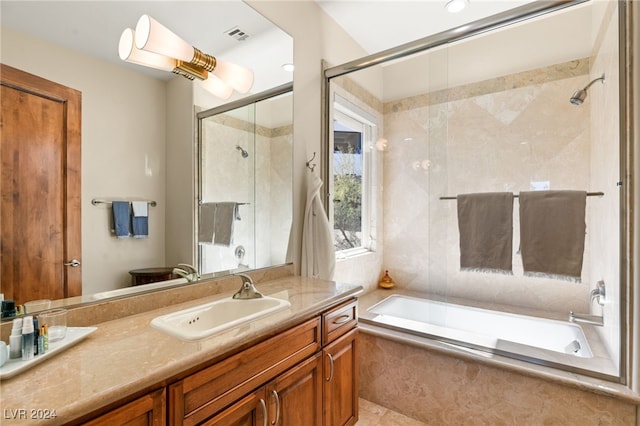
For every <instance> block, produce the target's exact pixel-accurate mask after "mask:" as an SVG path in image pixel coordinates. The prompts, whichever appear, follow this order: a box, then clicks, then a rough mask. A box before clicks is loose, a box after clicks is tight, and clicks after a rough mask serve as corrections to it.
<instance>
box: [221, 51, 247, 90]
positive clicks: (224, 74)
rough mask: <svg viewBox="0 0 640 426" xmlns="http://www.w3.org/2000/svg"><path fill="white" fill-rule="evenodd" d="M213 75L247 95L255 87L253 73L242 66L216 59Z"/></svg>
mask: <svg viewBox="0 0 640 426" xmlns="http://www.w3.org/2000/svg"><path fill="white" fill-rule="evenodd" d="M213 74H214V75H216V76H217V77H218V78H220V79H221V80H222V81H224V82H225V83H226V84H228V85H229V86H231V87H233V88H234V89H235V90H237V91H238V92H240V93H247V92H248V91H249V90H250V89H251V86H253V71H251V70H248V69H246V68H243V67H241V66H240V65H236V64H232V63H230V62H226V61H222V60H220V59H216V68H215V69H214V70H213Z"/></svg>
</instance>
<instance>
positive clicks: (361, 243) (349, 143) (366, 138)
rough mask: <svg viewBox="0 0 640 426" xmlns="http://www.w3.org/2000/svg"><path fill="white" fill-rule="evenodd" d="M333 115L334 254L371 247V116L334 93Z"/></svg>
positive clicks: (344, 254)
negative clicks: (335, 99) (335, 98)
mask: <svg viewBox="0 0 640 426" xmlns="http://www.w3.org/2000/svg"><path fill="white" fill-rule="evenodd" d="M337 99H338V100H337V101H336V104H335V110H334V117H333V138H332V139H333V146H332V149H331V152H332V169H331V179H332V182H331V188H332V189H331V194H332V197H331V206H330V207H331V208H330V212H331V219H332V224H333V231H334V239H333V241H334V247H335V250H336V257H337V258H339V259H340V258H346V257H349V256H353V255H356V254H361V253H364V252H368V251H373V250H374V249H375V247H374V240H375V239H374V238H373V235H372V234H373V229H374V214H373V212H374V211H375V209H374V208H373V207H374V205H375V204H374V191H373V188H374V187H375V185H374V180H373V177H374V176H375V174H374V173H373V165H374V161H373V156H374V155H375V149H373V141H375V137H376V125H375V123H374V121H375V119H374V118H372V117H371V115H370V114H367V113H366V112H364V111H362V110H361V109H360V108H358V107H356V106H355V105H353V104H350V103H349V102H348V101H346V100H344V99H342V98H339V97H337Z"/></svg>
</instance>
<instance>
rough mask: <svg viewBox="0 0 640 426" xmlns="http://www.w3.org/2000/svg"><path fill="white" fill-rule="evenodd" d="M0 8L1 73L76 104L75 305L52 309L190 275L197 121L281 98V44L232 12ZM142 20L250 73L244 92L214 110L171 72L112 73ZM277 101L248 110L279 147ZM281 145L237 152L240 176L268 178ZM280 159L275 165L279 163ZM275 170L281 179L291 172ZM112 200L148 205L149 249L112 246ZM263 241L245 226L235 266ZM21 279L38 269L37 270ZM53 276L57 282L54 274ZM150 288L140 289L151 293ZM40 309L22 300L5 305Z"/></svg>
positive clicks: (175, 4)
mask: <svg viewBox="0 0 640 426" xmlns="http://www.w3.org/2000/svg"><path fill="white" fill-rule="evenodd" d="M0 7H1V8H2V14H1V19H2V20H1V24H2V25H1V31H2V32H1V36H2V37H1V50H2V63H3V64H6V65H8V66H10V67H13V68H15V69H18V70H21V71H24V72H26V73H29V74H33V75H35V76H38V77H41V78H43V79H46V80H49V81H52V82H55V83H57V84H60V85H63V86H66V87H70V88H73V89H75V90H77V91H79V92H81V93H82V118H81V120H82V123H81V126H82V172H81V175H82V190H81V211H82V213H81V216H82V226H81V233H82V250H81V253H74V254H71V253H69V256H72V257H74V258H77V259H78V260H79V262H80V266H79V267H78V268H79V269H81V275H82V295H81V296H76V297H72V298H65V299H64V300H60V301H58V303H57V304H67V305H72V304H77V303H85V302H86V303H90V302H93V301H95V300H97V299H102V298H108V297H115V296H122V295H123V294H127V292H128V290H129V287H130V286H132V283H133V276H132V275H131V273H130V272H131V271H136V270H145V269H151V268H161V269H162V268H165V269H166V268H173V267H175V266H177V265H178V264H182V263H184V264H190V265H194V266H196V267H197V266H198V249H199V244H198V241H197V236H196V232H197V228H198V226H197V214H196V210H197V205H198V198H199V194H198V184H197V182H198V179H197V178H198V168H199V167H198V163H199V160H198V141H197V133H198V132H197V127H198V126H197V117H196V115H197V112H198V111H209V110H211V109H212V108H217V107H220V106H221V105H225V104H228V103H233V102H241V101H242V100H243V99H246V98H250V97H253V96H256V95H257V94H259V93H265V92H269V91H270V90H273V89H274V88H277V87H282V86H285V85H287V84H289V89H290V82H291V81H292V80H293V76H292V73H291V71H287V70H285V69H284V67H283V65H285V64H291V63H292V62H293V40H292V38H291V37H290V36H289V35H288V34H286V33H285V32H284V31H282V30H281V29H279V28H278V27H277V26H275V25H274V24H273V23H272V22H270V21H269V20H267V19H266V18H264V17H263V16H262V15H260V14H259V13H257V12H256V11H255V10H254V9H252V8H251V7H250V6H248V5H247V4H246V3H244V2H242V1H240V0H229V1H222V2H217V1H213V2H202V1H193V2H192V1H144V2H112V1H97V2H64V1H42V2H40V1H35V2H23V1H6V2H5V1H3V2H2V5H1V6H0ZM143 14H149V15H150V16H152V17H154V18H155V19H156V20H158V21H159V22H161V23H162V24H163V25H165V26H166V27H168V28H170V29H171V30H172V31H173V32H175V33H176V34H178V35H179V36H180V37H182V38H183V39H184V40H186V41H188V42H189V43H190V44H192V45H194V46H195V47H197V48H198V49H200V50H202V51H203V52H205V53H208V54H211V55H213V56H216V57H218V58H221V59H224V60H226V61H229V62H233V63H237V64H239V65H242V66H244V67H246V68H249V69H251V70H253V72H254V75H255V80H254V85H253V87H252V89H251V90H250V91H249V93H246V94H242V95H241V94H238V93H235V92H234V94H233V95H232V97H231V98H230V99H227V100H221V99H218V98H216V97H214V96H213V95H211V94H209V93H208V92H206V90H204V89H203V87H202V86H201V85H200V84H199V82H198V81H197V80H196V81H194V82H191V81H189V80H187V79H185V78H183V77H181V76H178V75H175V74H172V73H170V72H161V71H157V70H151V69H149V68H145V67H141V66H138V65H135V64H131V63H126V62H123V61H121V60H120V59H119V57H118V41H119V38H120V34H121V33H122V31H123V30H124V29H125V28H135V25H136V22H137V20H138V18H139V17H140V16H141V15H143ZM288 96H289V105H288V106H287V103H286V102H282V103H277V102H269V101H259V102H258V104H260V105H264V109H265V110H266V109H267V105H269V108H271V107H272V108H275V109H274V110H273V111H271V112H269V116H270V117H273V118H274V121H273V123H274V125H276V124H275V117H276V116H278V123H277V126H276V127H277V128H276V127H267V128H268V129H269V131H272V132H277V131H280V130H281V129H282V128H288V129H289V130H288V131H289V135H290V130H291V125H292V111H291V108H290V103H291V100H290V99H291V96H292V93H291V92H289V95H288ZM254 108H255V109H256V110H259V109H262V108H263V107H262V106H260V107H254ZM222 139H224V138H217V139H216V142H214V144H216V143H219V142H220V143H222V142H221V140H222ZM237 145H239V146H241V144H240V143H238V144H237ZM280 145H281V144H278V143H273V144H271V145H270V147H269V150H270V152H266V151H264V150H261V147H262V145H260V144H259V143H258V142H257V141H256V143H255V145H254V146H251V147H247V146H244V145H242V148H243V149H245V150H247V152H248V154H249V157H248V160H249V161H251V163H249V161H245V163H244V164H245V165H249V164H251V167H252V168H253V169H255V170H253V169H252V171H251V173H268V172H267V171H266V170H260V168H261V167H268V166H265V163H264V161H265V159H264V158H263V157H262V155H263V154H264V155H269V156H270V157H269V160H268V161H267V162H268V163H269V162H271V163H274V162H273V158H274V155H275V154H276V151H277V150H278V149H279V148H278V147H279V146H280ZM231 148H232V152H233V154H234V155H237V156H238V158H240V159H244V158H243V157H242V152H240V151H239V150H236V149H235V144H234V145H233V146H232V147H231ZM249 149H252V150H253V151H249ZM288 149H289V150H288V151H287V152H288V154H284V155H285V156H287V155H290V148H288ZM234 158H235V157H234ZM274 164H275V163H274ZM277 166H278V167H289V168H290V167H291V162H290V161H288V162H287V161H285V162H281V163H278V164H277ZM247 172H248V169H247ZM285 174H286V173H285ZM289 174H290V170H289ZM221 176H222V179H218V180H214V181H212V185H213V186H215V185H216V184H217V183H221V184H222V182H224V180H225V179H227V178H228V176H226V175H225V174H222V175H221ZM3 179H4V175H3ZM291 190H292V189H291V185H288V186H287V185H281V186H278V193H279V194H281V195H282V196H283V197H284V199H287V196H288V200H289V201H288V203H285V202H283V203H277V207H278V209H280V210H282V211H279V212H277V214H278V215H288V217H291V211H292V205H291V201H290V200H291ZM260 197H261V193H259V192H256V196H255V198H254V199H252V200H251V201H248V202H250V203H252V206H253V208H254V209H256V210H257V209H259V210H260V211H261V212H263V214H267V213H268V209H269V207H268V206H266V205H260V206H259V205H257V204H258V203H260V202H261V198H260ZM113 200H127V201H136V200H146V201H153V202H154V203H153V204H150V206H149V211H148V214H149V218H148V219H149V221H148V226H149V229H148V238H143V239H135V238H129V239H118V238H116V237H115V236H114V234H113V231H112V227H113V226H112V211H111V206H110V205H109V204H108V202H109V201H113ZM92 201H94V202H93V203H92ZM96 201H106V202H107V203H100V202H96ZM239 201H243V202H244V200H239ZM272 205H273V204H272ZM3 208H4V206H3ZM284 210H286V212H285V211H284ZM241 213H244V212H241ZM247 219H248V216H247ZM247 219H245V218H244V217H243V220H244V221H246V220H247ZM244 223H246V222H243V224H244ZM3 226H4V224H3ZM263 229H267V228H263V227H262V224H261V223H258V222H256V226H255V230H256V233H255V235H254V236H253V237H251V238H250V240H251V241H250V242H249V241H248V240H247V241H245V242H244V243H243V245H246V247H245V249H246V250H247V252H246V253H247V254H246V256H249V255H250V254H251V250H252V249H253V248H254V247H255V246H256V244H260V243H261V240H260V239H261V238H262V237H261V236H260V233H259V232H258V231H259V230H260V231H261V230H263ZM239 232H242V231H239ZM287 232H288V229H287ZM237 236H238V238H239V236H240V234H237ZM246 259H248V257H245V259H243V261H242V262H241V264H242V265H243V267H241V268H240V269H242V270H247V269H255V268H260V267H268V266H275V265H279V264H282V263H284V262H285V259H284V256H282V255H277V256H269V257H268V259H266V260H260V261H251V262H246V261H245V260H246ZM67 260H68V259H67ZM32 267H33V268H38V265H37V264H36V262H34V263H33V264H32ZM60 268H61V269H60V273H61V274H63V269H62V268H63V266H62V265H60ZM232 269H236V270H238V268H228V267H227V265H225V266H223V267H212V268H209V269H208V270H202V271H201V272H202V273H203V274H202V277H208V276H212V274H214V273H216V274H217V275H221V274H226V273H230V272H231V271H232ZM174 277H175V275H174ZM178 278H180V277H178ZM4 282H5V281H4V278H3V284H4ZM172 283H176V284H183V283H184V279H176V280H170V282H169V284H172ZM155 284H157V283H154V284H149V286H148V287H147V289H148V290H152V289H153V288H154V285H155ZM42 285H45V284H44V283H42ZM140 287H144V286H140ZM156 287H161V285H157V286H156ZM5 296H6V297H7V298H11V297H12V296H11V295H5ZM41 298H43V297H42V296H40V295H32V296H30V295H25V296H22V297H21V298H20V300H16V303H18V304H23V303H25V302H27V301H29V300H33V299H41ZM54 304H56V303H55V302H54Z"/></svg>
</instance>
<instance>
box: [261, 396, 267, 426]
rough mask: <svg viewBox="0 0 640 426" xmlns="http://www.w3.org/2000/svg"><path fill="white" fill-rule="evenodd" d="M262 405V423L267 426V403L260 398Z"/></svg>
mask: <svg viewBox="0 0 640 426" xmlns="http://www.w3.org/2000/svg"><path fill="white" fill-rule="evenodd" d="M260 406H261V407H262V425H263V426H267V403H266V402H264V399H262V398H260Z"/></svg>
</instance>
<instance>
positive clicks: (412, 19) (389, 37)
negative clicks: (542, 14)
mask: <svg viewBox="0 0 640 426" xmlns="http://www.w3.org/2000/svg"><path fill="white" fill-rule="evenodd" d="M315 1H316V3H318V5H320V7H321V8H322V9H323V10H324V11H325V12H326V13H327V14H328V15H329V16H331V17H332V18H333V20H334V21H336V22H337V23H338V24H339V25H340V26H341V27H342V28H343V29H344V30H345V31H346V32H347V33H349V34H350V35H351V37H352V38H353V39H354V40H355V41H356V42H357V43H358V44H360V46H362V48H364V49H365V50H366V51H367V53H369V54H372V53H377V52H380V51H382V50H385V49H389V48H392V47H396V46H399V45H401V44H404V43H408V42H410V41H414V40H418V39H421V38H423V37H426V36H429V35H432V34H437V33H439V32H442V31H445V30H448V29H451V28H456V27H458V26H461V25H464V24H467V23H470V22H473V21H477V20H479V19H482V18H485V17H487V16H491V15H495V14H497V13H500V12H504V11H506V10H509V9H514V8H516V7H519V6H522V5H524V4H527V3H530V2H532V1H534V0H469V4H468V6H467V7H466V8H465V9H464V10H462V11H461V12H459V13H449V12H447V11H446V9H445V7H444V6H445V3H446V1H447V0H412V1H396V0H315Z"/></svg>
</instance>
